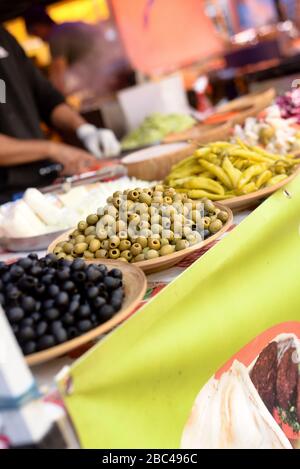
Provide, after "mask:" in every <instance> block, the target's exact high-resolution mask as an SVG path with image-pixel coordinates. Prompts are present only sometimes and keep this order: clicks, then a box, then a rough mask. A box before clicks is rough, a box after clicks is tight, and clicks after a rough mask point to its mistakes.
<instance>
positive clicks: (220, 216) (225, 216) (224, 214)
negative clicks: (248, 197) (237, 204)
mask: <svg viewBox="0 0 300 469" xmlns="http://www.w3.org/2000/svg"><path fill="white" fill-rule="evenodd" d="M218 219H219V220H221V222H223V223H226V222H227V220H228V213H227V212H225V211H223V210H221V211H220V212H219V213H218Z"/></svg>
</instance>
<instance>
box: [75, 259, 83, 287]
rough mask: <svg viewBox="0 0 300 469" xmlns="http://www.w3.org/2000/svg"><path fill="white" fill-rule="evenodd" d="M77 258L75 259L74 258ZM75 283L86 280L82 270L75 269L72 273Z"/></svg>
mask: <svg viewBox="0 0 300 469" xmlns="http://www.w3.org/2000/svg"><path fill="white" fill-rule="evenodd" d="M76 260H77V259H76ZM72 277H73V279H74V280H75V282H76V283H83V282H85V280H86V274H85V272H83V270H76V271H75V272H73V275H72Z"/></svg>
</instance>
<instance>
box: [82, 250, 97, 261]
mask: <svg viewBox="0 0 300 469" xmlns="http://www.w3.org/2000/svg"><path fill="white" fill-rule="evenodd" d="M83 257H84V258H85V259H94V257H95V256H94V253H93V252H90V251H84V253H83Z"/></svg>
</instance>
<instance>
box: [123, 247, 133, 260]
mask: <svg viewBox="0 0 300 469" xmlns="http://www.w3.org/2000/svg"><path fill="white" fill-rule="evenodd" d="M120 257H124V258H125V259H127V260H128V261H131V259H132V253H131V252H130V251H129V250H128V249H126V250H125V251H122V252H121V256H120Z"/></svg>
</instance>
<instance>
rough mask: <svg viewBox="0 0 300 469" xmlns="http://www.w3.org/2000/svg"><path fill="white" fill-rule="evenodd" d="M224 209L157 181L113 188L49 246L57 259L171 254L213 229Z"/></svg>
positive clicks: (128, 259) (225, 215) (139, 258)
mask: <svg viewBox="0 0 300 469" xmlns="http://www.w3.org/2000/svg"><path fill="white" fill-rule="evenodd" d="M227 220H228V213H227V212H226V211H222V210H220V209H219V208H217V207H216V206H215V205H214V203H213V202H212V201H211V200H208V199H203V200H201V201H195V200H192V199H189V198H188V196H187V195H186V194H184V193H178V192H176V190H175V189H173V188H171V187H167V186H163V185H157V186H155V187H154V188H153V189H149V188H146V189H140V188H137V189H134V190H126V191H124V192H119V191H118V192H115V193H114V194H113V196H112V197H109V198H108V199H107V205H106V206H105V207H103V208H100V209H98V213H95V214H91V215H89V216H88V217H87V218H86V220H82V221H80V222H79V223H78V225H77V228H76V229H75V230H74V231H73V232H72V233H71V235H70V236H69V239H68V240H66V241H62V242H59V243H58V244H57V245H56V246H55V248H54V251H53V252H54V254H55V255H57V257H58V259H67V260H72V259H74V258H80V257H83V258H84V259H86V260H89V259H95V258H96V259H103V258H110V259H118V260H120V261H123V262H141V261H144V260H149V259H155V258H158V257H160V256H166V255H168V254H172V253H174V252H175V251H180V250H182V249H186V248H188V247H189V246H193V245H195V244H198V243H200V242H201V241H202V240H203V239H206V238H208V237H209V236H211V235H212V234H215V233H217V232H218V231H219V230H221V228H222V227H223V224H224V223H226V221H227Z"/></svg>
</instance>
